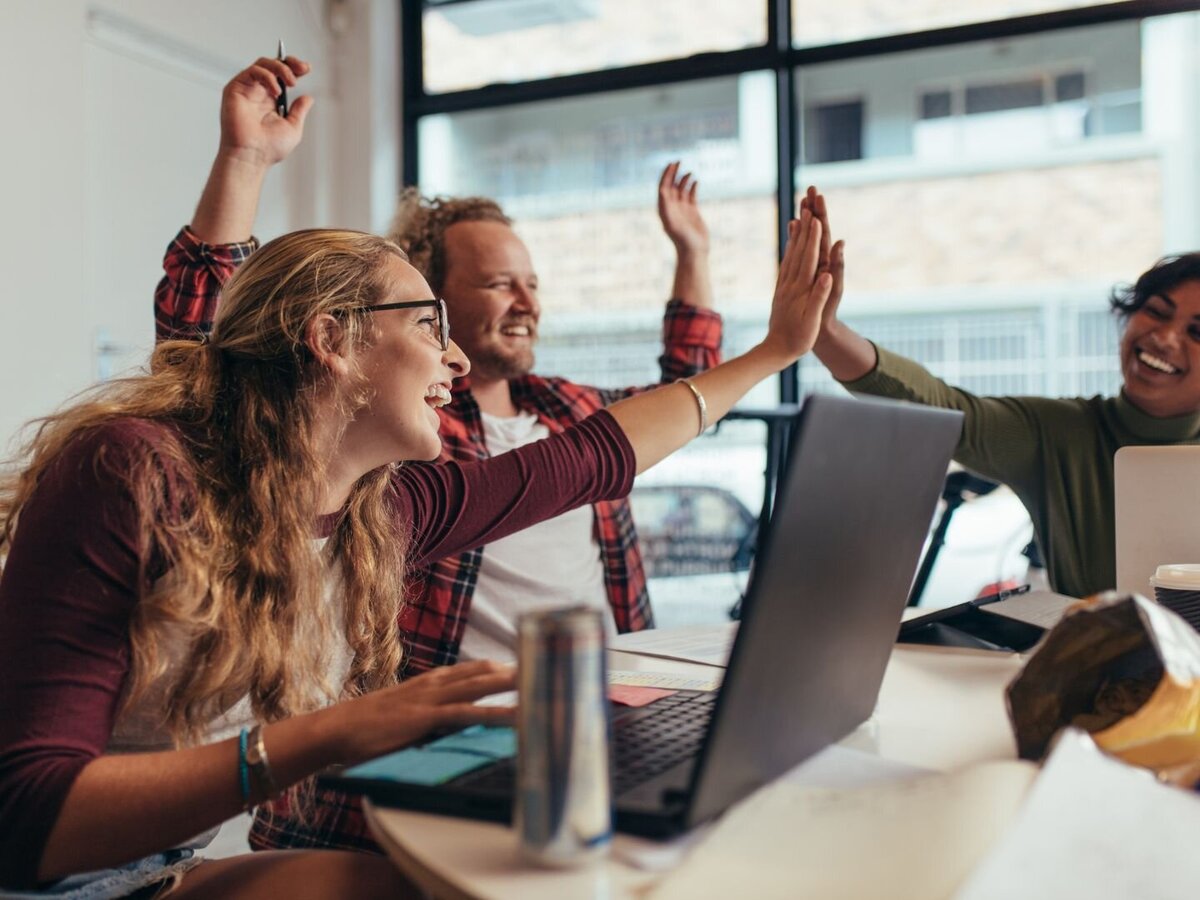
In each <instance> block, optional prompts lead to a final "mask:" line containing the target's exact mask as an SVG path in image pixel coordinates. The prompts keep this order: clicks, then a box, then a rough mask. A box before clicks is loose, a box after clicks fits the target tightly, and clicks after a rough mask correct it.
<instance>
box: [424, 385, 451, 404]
mask: <svg viewBox="0 0 1200 900" xmlns="http://www.w3.org/2000/svg"><path fill="white" fill-rule="evenodd" d="M425 402H426V403H428V404H429V405H430V406H432V407H433V408H434V409H440V408H441V407H443V406H445V405H446V404H447V403H449V402H450V388H448V387H446V385H444V384H431V385H430V386H429V387H427V388H426V389H425Z"/></svg>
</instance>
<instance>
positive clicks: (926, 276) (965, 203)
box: [796, 14, 1200, 602]
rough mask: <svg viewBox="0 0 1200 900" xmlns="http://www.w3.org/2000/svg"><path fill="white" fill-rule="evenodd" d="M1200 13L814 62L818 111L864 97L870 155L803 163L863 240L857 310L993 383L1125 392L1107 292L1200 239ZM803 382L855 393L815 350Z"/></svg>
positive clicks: (802, 90)
mask: <svg viewBox="0 0 1200 900" xmlns="http://www.w3.org/2000/svg"><path fill="white" fill-rule="evenodd" d="M1198 20H1200V17H1197V16H1196V15H1195V14H1186V15H1182V16H1170V17H1163V18H1159V19H1151V20H1147V21H1145V22H1122V23H1113V24H1106V25H1102V26H1095V27H1089V28H1086V29H1075V30H1067V31H1058V32H1054V33H1049V34H1044V35H1038V36H1035V37H1028V38H1022V39H1019V40H1018V39H1012V40H1005V41H999V42H980V43H975V44H970V45H964V46H959V47H954V48H942V49H938V50H931V51H920V52H912V53H904V54H895V55H889V56H883V57H876V58H872V59H868V60H863V59H858V60H854V61H853V62H847V63H832V64H828V65H822V66H814V67H811V68H806V69H804V70H801V71H799V72H797V74H796V78H797V86H798V94H799V97H800V100H799V102H800V103H802V104H803V107H804V109H805V110H806V111H807V110H811V109H816V108H820V107H821V106H822V105H823V104H826V103H828V102H840V100H841V98H844V97H845V96H846V95H847V93H848V92H849V91H854V92H855V93H857V94H859V95H861V96H862V98H863V109H864V116H863V121H862V123H861V125H857V124H856V125H854V126H852V127H853V129H854V130H855V131H856V132H857V133H856V135H855V137H854V139H855V140H860V141H861V144H862V158H861V159H858V160H850V161H844V162H830V163H816V164H813V163H810V164H808V165H805V166H803V167H802V168H801V169H800V171H799V172H798V173H797V184H798V185H800V186H806V185H808V184H815V185H817V186H819V187H821V189H822V190H823V191H824V192H825V194H826V196H827V198H828V202H829V210H830V216H831V220H832V221H831V224H832V230H833V235H834V237H835V238H844V239H845V241H846V266H847V273H846V278H847V294H846V298H845V299H844V300H843V302H842V305H841V312H842V314H843V315H844V316H845V318H846V320H847V321H848V322H849V323H851V324H852V325H853V326H854V327H856V328H858V329H860V330H861V332H862V333H863V334H864V335H865V336H867V337H869V338H871V339H872V340H875V341H877V342H878V343H879V344H880V345H882V346H884V347H888V348H890V349H894V350H896V351H897V352H899V353H902V354H904V355H907V356H911V357H914V358H915V359H917V360H919V361H920V362H922V363H924V364H926V365H927V366H928V367H930V368H931V369H932V370H933V371H934V373H935V374H937V375H939V376H941V377H944V378H946V379H947V380H948V381H950V382H951V383H952V384H957V385H961V386H962V387H964V388H967V389H969V390H971V391H974V392H977V393H983V394H1035V395H1048V396H1091V395H1093V394H1096V393H1104V394H1110V395H1111V394H1112V393H1114V392H1115V391H1116V390H1117V388H1118V387H1119V384H1120V378H1119V370H1118V360H1117V338H1118V334H1119V323H1118V322H1117V321H1116V320H1115V319H1114V318H1113V317H1112V316H1111V315H1110V314H1109V312H1108V308H1107V299H1108V294H1109V291H1110V290H1111V288H1112V287H1113V285H1114V284H1115V283H1118V282H1127V281H1131V280H1133V279H1134V278H1136V277H1137V276H1138V275H1139V274H1140V273H1141V272H1143V271H1144V270H1146V269H1147V268H1148V267H1149V266H1150V265H1152V264H1153V263H1154V261H1155V260H1156V259H1157V258H1158V257H1160V256H1162V255H1163V254H1165V253H1168V252H1179V251H1185V250H1190V249H1192V248H1194V247H1196V246H1200V214H1197V212H1196V209H1197V204H1196V198H1197V196H1200V194H1198V193H1197V192H1198V190H1200V179H1198V177H1197V174H1196V166H1195V159H1194V152H1195V151H1194V147H1195V144H1194V141H1195V139H1196V136H1197V135H1200V104H1197V103H1196V102H1195V99H1194V98H1195V96H1196V95H1195V90H1196V87H1195V84H1194V83H1193V82H1191V81H1190V80H1189V78H1190V76H1189V74H1188V71H1187V69H1186V66H1184V65H1181V61H1183V60H1189V59H1193V58H1194V57H1195V54H1196V51H1197V34H1200V32H1198V31H1197V30H1196V24H1197V21H1198ZM976 73H986V74H985V75H984V77H982V78H980V77H979V76H978V75H977V74H976ZM988 85H990V86H1003V85H1009V86H1021V87H1020V88H1019V89H1017V88H1014V89H1013V90H1009V89H1007V88H1004V89H1001V90H998V91H996V92H995V93H993V94H991V95H989V96H985V97H984V99H983V100H981V99H980V97H981V95H980V94H978V93H977V94H975V95H974V96H975V98H976V99H975V101H974V106H972V101H971V97H972V94H971V91H972V90H973V89H976V88H980V87H983V86H988ZM1035 85H1036V86H1037V89H1036V90H1034V88H1033V86H1035ZM947 95H949V99H947ZM935 97H936V98H938V99H936V100H935V99H932V98H935ZM1188 98H1191V99H1190V101H1189V99H1188ZM805 121H808V117H807V116H806V117H805ZM1189 148H1193V149H1189ZM801 384H802V391H809V390H813V389H820V390H840V389H839V388H836V387H835V386H834V385H833V384H832V382H831V381H830V379H829V376H828V375H827V373H826V372H825V370H824V369H823V368H822V367H821V366H820V365H819V364H816V363H814V362H813V361H811V360H805V361H804V364H803V365H802V368H801ZM998 549H1002V548H998ZM939 565H941V563H940V562H939ZM1004 574H1012V573H1005V572H1002V571H997V570H995V569H988V570H987V572H986V576H985V577H982V578H981V579H980V582H979V583H978V584H965V585H959V586H958V590H959V593H958V594H957V595H956V596H953V597H942V598H940V599H941V601H942V602H950V601H955V600H962V599H966V598H967V597H969V596H973V593H974V590H975V589H977V588H979V587H981V586H982V585H983V584H984V583H986V582H990V581H996V580H999V579H1000V577H1001V576H1003V575H1004ZM935 593H936V591H935ZM927 602H933V599H932V598H927Z"/></svg>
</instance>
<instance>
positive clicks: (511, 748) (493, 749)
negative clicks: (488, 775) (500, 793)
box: [421, 725, 517, 759]
mask: <svg viewBox="0 0 1200 900" xmlns="http://www.w3.org/2000/svg"><path fill="white" fill-rule="evenodd" d="M421 749H422V750H429V751H437V752H443V751H448V750H453V751H457V752H459V753H475V754H478V755H480V756H486V757H488V758H490V759H507V758H508V757H510V756H515V755H516V753H517V733H516V732H515V731H513V729H512V728H510V727H508V726H507V725H504V726H499V727H488V726H487V725H472V726H471V727H470V728H465V729H463V730H462V731H458V732H455V733H454V734H451V735H447V736H446V737H444V738H438V739H437V740H436V741H433V742H432V743H429V744H426V745H425V746H424V747H422V748H421Z"/></svg>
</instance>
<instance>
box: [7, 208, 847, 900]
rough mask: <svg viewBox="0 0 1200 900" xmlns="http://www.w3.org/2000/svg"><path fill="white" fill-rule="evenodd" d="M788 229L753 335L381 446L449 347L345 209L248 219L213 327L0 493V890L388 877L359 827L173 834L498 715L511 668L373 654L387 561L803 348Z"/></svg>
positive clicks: (44, 445)
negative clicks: (216, 838) (574, 417)
mask: <svg viewBox="0 0 1200 900" xmlns="http://www.w3.org/2000/svg"><path fill="white" fill-rule="evenodd" d="M790 237H791V240H790V242H789V246H788V248H787V251H786V253H785V255H784V259H783V262H782V264H781V267H780V273H779V280H778V284H777V287H776V293H775V298H774V303H773V306H772V311H771V317H770V324H769V328H768V332H767V335H766V337H765V338H764V339H763V341H762V342H761V343H760V344H758V345H757V346H755V347H754V348H753V349H751V350H750V351H748V352H747V353H745V354H744V355H742V356H740V357H738V358H736V359H733V360H730V361H729V362H727V363H725V364H723V365H721V366H719V367H717V368H714V369H712V370H710V371H708V372H706V373H704V374H701V375H698V376H695V377H694V378H693V379H691V380H690V381H689V383H688V384H674V385H669V386H666V387H663V388H660V389H658V390H655V391H652V392H650V393H647V394H644V395H640V396H638V397H635V398H632V399H628V400H624V401H622V402H620V403H617V404H615V405H613V406H611V407H609V408H608V410H606V411H603V412H599V413H597V414H595V415H594V416H592V417H591V418H589V419H587V420H585V421H584V422H582V423H580V424H579V425H577V426H575V427H573V428H570V429H568V430H567V431H565V432H563V433H562V434H558V435H555V436H553V437H551V438H549V439H547V440H544V441H539V442H537V443H534V444H530V445H528V446H526V447H522V448H520V449H519V450H515V451H513V452H511V453H507V454H504V455H503V456H500V457H497V458H495V459H491V460H486V461H482V462H479V463H449V464H443V465H438V466H428V465H404V464H403V463H402V462H398V461H405V460H412V461H421V460H432V459H434V458H436V457H437V456H438V453H439V449H440V440H439V437H438V426H439V421H438V416H437V414H436V409H437V407H438V406H440V405H441V404H443V403H445V402H446V400H447V398H448V394H449V389H450V386H451V383H452V382H453V380H454V379H455V378H457V377H460V376H462V375H465V374H466V373H467V371H468V369H469V363H468V361H467V359H466V358H465V357H464V356H463V355H462V353H461V352H460V351H459V349H458V347H457V346H455V344H454V343H453V341H451V340H450V337H449V333H448V329H447V325H446V317H445V308H444V306H443V305H442V304H441V303H440V302H438V301H437V300H436V299H434V298H433V297H432V296H431V292H430V290H429V287H428V285H427V284H426V283H425V281H424V279H422V278H421V276H420V275H419V274H418V273H417V272H416V270H415V269H413V268H412V267H411V266H409V265H408V263H407V262H406V261H405V257H404V255H403V253H402V252H401V251H400V250H399V248H398V247H396V246H395V245H394V244H392V243H390V242H388V241H386V240H384V239H382V238H377V237H374V236H370V235H366V234H360V233H357V232H348V231H325V230H313V231H303V232H297V233H294V234H290V235H286V236H284V237H282V238H279V239H277V240H275V241H272V242H271V243H269V244H267V245H266V246H264V247H263V248H262V249H261V250H260V251H259V252H258V253H256V254H255V255H254V256H253V257H252V258H251V259H250V260H249V261H248V262H247V263H245V265H243V266H242V267H241V269H239V271H238V272H237V274H236V275H235V276H234V277H233V279H232V280H231V281H230V282H229V284H228V285H227V286H226V290H225V296H224V298H223V305H222V308H221V312H220V315H219V317H218V319H217V323H216V327H215V329H214V331H213V333H212V335H211V337H210V338H209V339H208V340H206V341H204V342H202V343H197V342H192V341H188V342H168V343H164V344H162V345H160V346H159V347H158V349H157V350H156V351H155V353H154V356H153V358H152V361H151V365H150V371H149V373H148V374H146V375H142V376H138V377H133V378H129V379H126V380H123V381H120V382H117V383H115V384H110V385H105V386H102V387H101V388H99V389H98V390H97V391H96V392H95V393H94V394H92V395H91V396H90V397H88V398H86V399H84V400H83V401H82V402H78V403H76V404H75V405H74V406H71V407H70V408H68V409H66V410H65V411H63V412H60V413H58V414H56V415H53V416H51V417H49V418H48V419H46V420H44V421H43V423H42V424H41V426H40V428H39V429H38V431H37V432H36V435H35V437H34V438H33V440H32V442H31V444H30V445H29V447H28V448H27V451H26V456H25V457H24V459H23V469H22V471H20V472H19V474H18V475H17V476H16V477H15V478H14V479H13V480H12V481H11V482H10V483H8V484H7V485H6V487H5V490H4V493H3V495H0V502H2V504H3V508H2V509H0V522H2V523H3V532H2V536H0V537H2V542H0V557H2V556H4V555H7V562H6V565H5V569H4V572H3V576H2V577H0V680H2V681H3V683H4V685H5V689H4V691H3V692H0V818H2V819H3V821H5V823H7V825H8V827H6V828H5V829H3V831H2V832H0V886H2V887H0V896H3V897H14V896H18V897H21V896H38V897H45V896H72V897H89V898H106V897H127V896H151V895H152V894H154V892H155V891H159V892H168V891H169V892H171V894H172V896H174V897H178V898H185V900H192V898H207V897H222V898H241V897H252V896H286V897H288V898H289V900H302V898H308V897H343V896H344V897H351V896H353V897H360V898H363V897H384V896H387V897H395V896H399V895H403V894H404V893H405V891H406V890H407V887H406V885H405V884H403V883H402V882H401V879H400V876H399V875H398V873H395V872H394V871H393V870H392V869H391V868H390V866H389V864H388V863H387V861H386V860H385V859H382V858H379V857H373V856H370V855H364V854H355V853H346V852H341V851H316V850H310V851H280V852H275V853H259V854H254V855H253V856H252V855H250V854H246V855H243V856H240V857H234V858H230V859H222V860H212V861H202V860H201V858H200V857H198V856H196V855H195V852H194V851H195V850H197V849H199V848H200V847H202V846H204V844H205V843H206V842H207V840H208V839H211V832H212V831H214V830H215V828H216V827H217V826H218V825H219V823H221V822H222V821H224V820H225V819H227V818H229V817H230V816H232V815H234V814H236V813H237V812H238V811H239V810H240V809H244V808H249V807H252V806H254V805H256V804H258V803H261V802H262V801H264V800H265V799H267V798H268V797H271V796H274V795H276V794H277V793H278V792H280V791H283V790H286V789H288V788H289V787H291V786H293V785H296V784H297V783H300V782H302V781H303V780H304V779H306V778H307V777H308V776H310V775H312V774H313V773H314V772H316V771H318V770H319V769H321V768H323V767H325V766H328V765H330V764H333V763H345V764H351V763H356V762H359V761H362V760H365V759H369V758H371V757H375V756H379V755H381V754H383V753H387V752H390V751H393V750H396V749H397V748H400V747H404V746H406V745H408V744H412V743H413V742H415V741H418V740H419V739H421V738H422V737H423V736H425V735H427V734H428V733H430V732H431V731H434V730H437V729H444V728H456V727H460V726H465V725H467V724H471V723H495V722H500V721H506V720H507V718H508V717H509V716H510V715H511V710H509V709H505V708H497V707H488V706H478V705H476V704H475V701H476V700H478V699H480V698H482V697H484V696H486V695H488V694H492V693H495V692H498V691H503V690H507V689H510V688H511V687H512V686H513V673H512V672H511V670H510V669H508V668H505V667H501V666H497V665H496V664H493V663H489V662H475V663H465V664H461V665H457V666H449V667H445V668H441V669H438V670H435V671H432V672H429V673H428V674H425V675H421V676H418V677H414V678H410V679H408V680H406V681H404V682H403V683H397V682H396V675H395V673H396V672H397V671H399V669H400V665H399V664H400V657H401V646H400V642H399V639H398V632H397V619H398V612H399V607H400V603H401V597H402V584H403V578H404V572H405V569H406V567H408V566H414V565H420V564H422V563H423V562H424V561H426V560H430V559H437V558H440V557H443V556H446V555H448V554H451V553H454V552H457V551H459V550H461V549H463V548H469V547H474V546H478V545H480V544H483V543H485V542H487V541H491V540H494V539H496V538H498V537H501V536H503V535H504V534H507V533H509V532H512V531H515V530H517V529H520V528H524V527H527V526H528V525H529V524H531V523H532V522H535V521H539V520H541V519H544V518H548V517H551V516H555V515H558V514H560V513H562V512H563V511H565V510H567V509H569V508H572V507H575V506H578V505H580V504H584V503H592V502H595V501H597V500H599V499H604V498H612V497H619V496H622V495H624V494H625V493H627V492H628V491H629V489H630V486H631V483H632V479H633V477H634V475H635V474H636V473H638V472H640V471H642V470H644V469H646V468H647V467H649V466H651V465H653V464H654V463H656V462H658V461H659V460H660V459H662V458H663V457H664V456H665V455H667V454H668V453H670V452H672V451H673V450H675V449H677V448H678V447H680V446H682V445H683V444H684V443H686V442H687V441H688V440H689V439H690V438H692V437H694V436H695V435H696V434H697V431H698V428H703V426H704V424H705V423H706V422H708V421H716V420H717V419H718V418H719V417H720V416H721V415H723V414H724V413H725V411H726V410H728V409H729V407H730V406H731V405H732V404H733V403H734V402H735V401H736V400H738V399H739V398H740V397H741V396H742V395H743V394H744V393H745V392H746V391H747V390H749V388H750V387H752V386H753V385H754V384H756V383H757V382H759V381H761V380H762V379H763V378H766V377H767V376H769V375H771V374H773V373H776V372H778V371H780V370H781V369H783V368H784V367H785V366H787V365H789V364H791V363H793V362H795V361H796V359H797V358H799V357H800V356H801V355H802V354H804V353H805V352H807V351H808V350H809V349H810V348H811V346H812V344H813V341H814V340H815V338H816V335H817V331H818V328H819V324H820V319H821V311H822V308H823V306H824V303H825V301H826V299H827V298H828V296H829V290H830V286H831V279H830V276H829V275H828V274H827V273H824V272H821V271H819V270H818V251H819V247H820V224H819V223H818V222H817V221H816V220H815V219H813V218H812V217H811V216H809V215H807V214H806V215H805V216H803V217H802V219H801V220H800V221H798V222H794V223H792V227H791V231H790ZM197 836H199V837H197Z"/></svg>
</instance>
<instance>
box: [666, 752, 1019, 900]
mask: <svg viewBox="0 0 1200 900" xmlns="http://www.w3.org/2000/svg"><path fill="white" fill-rule="evenodd" d="M1036 771H1037V770H1036V769H1035V767H1034V766H1033V765H1032V764H1030V763H1023V762H1016V761H1003V762H989V763H980V764H978V765H975V766H972V767H970V768H968V769H964V770H961V771H959V772H954V773H950V774H937V775H926V776H920V777H916V778H910V779H905V780H903V781H898V782H890V783H886V784H881V785H874V786H870V787H865V788H855V789H853V790H829V789H822V788H811V787H803V786H800V785H797V784H795V783H792V782H788V781H781V782H776V783H775V784H773V785H771V786H770V787H768V788H766V789H764V790H762V791H759V792H758V793H756V794H754V795H752V796H751V797H750V798H748V799H747V800H745V801H743V802H742V803H740V804H738V805H737V806H736V807H734V808H733V809H732V810H730V811H729V812H727V813H726V814H725V816H723V817H722V818H721V819H720V820H719V822H718V823H717V825H716V827H715V828H713V829H712V831H710V832H709V834H708V835H707V836H706V838H705V840H704V841H703V842H702V843H701V844H700V845H699V846H697V847H696V848H695V850H694V851H693V852H692V853H691V854H690V855H689V856H688V858H687V859H686V860H685V861H684V863H683V864H682V865H681V866H679V868H677V869H676V870H675V871H673V872H672V873H671V874H670V875H668V876H667V877H666V878H665V879H664V880H663V881H662V882H660V884H659V885H658V886H657V888H656V889H655V891H654V892H653V893H652V894H651V897H653V898H654V900H684V898H692V897H755V898H781V900H782V898H788V900H803V898H814V900H816V898H820V900H861V898H863V897H888V898H890V900H943V898H949V897H951V896H952V895H953V893H954V891H955V890H956V889H957V888H958V886H959V885H960V884H961V883H962V881H963V880H964V879H965V878H966V877H967V875H968V874H969V873H970V871H971V868H972V867H973V866H974V864H975V861H976V860H978V859H979V858H980V857H981V856H983V854H984V853H985V852H986V851H987V850H988V848H990V847H991V846H992V845H994V843H995V841H996V839H997V838H998V837H999V835H1000V834H1001V832H1002V831H1003V830H1004V828H1005V827H1006V826H1007V824H1008V822H1009V821H1010V820H1011V819H1012V817H1013V815H1014V814H1015V812H1016V811H1017V808H1018V807H1019V805H1020V803H1021V800H1022V798H1023V797H1024V796H1025V793H1026V791H1027V789H1028V787H1029V784H1030V782H1032V780H1033V778H1034V776H1035V774H1036Z"/></svg>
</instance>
